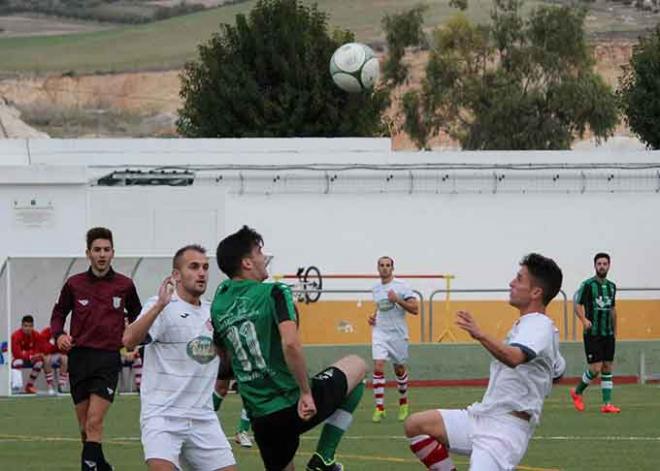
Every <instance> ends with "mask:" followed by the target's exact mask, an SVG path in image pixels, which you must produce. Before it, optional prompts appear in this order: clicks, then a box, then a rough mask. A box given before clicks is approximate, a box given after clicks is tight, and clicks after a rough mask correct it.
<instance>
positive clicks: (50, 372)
mask: <svg viewBox="0 0 660 471" xmlns="http://www.w3.org/2000/svg"><path fill="white" fill-rule="evenodd" d="M39 335H40V336H41V345H42V346H41V350H42V351H43V353H44V373H45V374H46V381H47V382H48V381H49V378H50V382H49V384H50V383H52V382H53V376H54V370H55V369H58V370H59V371H58V374H57V390H58V391H59V392H66V388H67V386H68V384H69V368H68V366H69V359H68V357H67V354H66V352H63V351H61V350H60V349H59V348H57V345H55V339H54V338H53V336H52V334H51V331H50V326H48V327H46V328H45V329H44V330H42V331H41V332H40V333H39Z"/></svg>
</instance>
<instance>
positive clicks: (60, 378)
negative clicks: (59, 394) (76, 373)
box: [57, 370, 69, 391]
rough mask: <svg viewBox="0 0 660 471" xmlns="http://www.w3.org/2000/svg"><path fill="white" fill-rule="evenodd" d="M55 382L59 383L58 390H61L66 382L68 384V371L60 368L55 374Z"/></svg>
mask: <svg viewBox="0 0 660 471" xmlns="http://www.w3.org/2000/svg"><path fill="white" fill-rule="evenodd" d="M57 382H58V384H59V385H60V391H63V390H64V388H66V386H67V384H69V373H68V372H67V371H64V372H62V370H60V371H59V373H58V374H57Z"/></svg>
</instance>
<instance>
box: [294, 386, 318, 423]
mask: <svg viewBox="0 0 660 471" xmlns="http://www.w3.org/2000/svg"><path fill="white" fill-rule="evenodd" d="M315 415H316V404H315V403H314V397H312V393H311V392H308V393H305V394H301V395H300V399H298V416H300V418H301V419H303V420H305V421H307V420H309V419H311V418H312V417H314V416H315Z"/></svg>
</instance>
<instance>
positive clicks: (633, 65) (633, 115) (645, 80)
mask: <svg viewBox="0 0 660 471" xmlns="http://www.w3.org/2000/svg"><path fill="white" fill-rule="evenodd" d="M619 98H620V99H621V107H622V109H623V113H624V115H625V119H626V121H627V122H628V126H630V129H632V131H633V132H634V133H635V134H637V136H639V138H640V139H641V140H642V141H643V142H644V143H646V145H647V146H648V147H650V148H652V149H660V27H657V28H656V30H655V31H654V32H653V34H651V35H649V36H647V37H644V38H641V39H640V42H639V44H637V45H636V46H634V48H633V55H632V58H631V59H630V64H629V66H628V67H627V70H626V73H625V74H624V75H623V77H622V79H621V83H620V87H619Z"/></svg>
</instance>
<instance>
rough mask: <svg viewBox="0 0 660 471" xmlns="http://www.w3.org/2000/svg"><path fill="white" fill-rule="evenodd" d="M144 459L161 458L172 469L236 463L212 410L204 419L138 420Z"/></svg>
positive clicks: (209, 469) (212, 467) (203, 468)
mask: <svg viewBox="0 0 660 471" xmlns="http://www.w3.org/2000/svg"><path fill="white" fill-rule="evenodd" d="M140 428H141V429H142V447H143V448H144V460H145V461H147V460H150V459H161V460H167V461H169V462H171V463H174V466H175V467H176V469H182V464H183V466H185V467H186V468H190V469H194V470H199V471H212V470H216V469H221V468H226V467H227V466H231V465H234V464H236V459H235V458H234V454H233V453H232V451H231V445H230V444H229V441H228V440H227V437H226V436H225V433H224V432H223V431H222V427H221V426H220V422H219V421H218V418H217V416H215V414H214V415H213V417H210V418H209V419H208V420H206V419H205V420H195V419H186V418H179V417H160V416H159V417H151V418H148V419H144V420H141V421H140Z"/></svg>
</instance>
